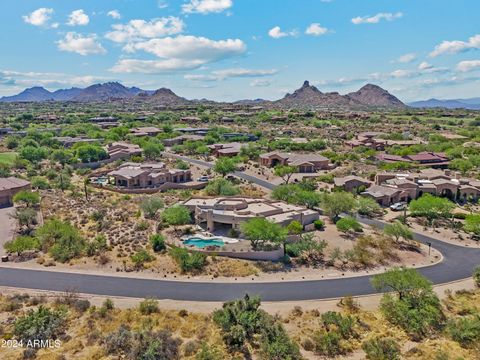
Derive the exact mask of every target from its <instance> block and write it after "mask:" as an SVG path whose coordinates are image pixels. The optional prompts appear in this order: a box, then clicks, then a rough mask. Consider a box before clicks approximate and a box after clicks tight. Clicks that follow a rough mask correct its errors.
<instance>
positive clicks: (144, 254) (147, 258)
mask: <svg viewBox="0 0 480 360" xmlns="http://www.w3.org/2000/svg"><path fill="white" fill-rule="evenodd" d="M130 259H131V260H132V262H133V263H134V264H135V267H137V268H141V267H143V266H144V265H145V263H147V262H151V261H153V260H155V256H153V255H151V254H150V253H149V252H148V251H147V250H145V249H142V250H139V251H137V252H136V253H135V254H133V255H132V256H130Z"/></svg>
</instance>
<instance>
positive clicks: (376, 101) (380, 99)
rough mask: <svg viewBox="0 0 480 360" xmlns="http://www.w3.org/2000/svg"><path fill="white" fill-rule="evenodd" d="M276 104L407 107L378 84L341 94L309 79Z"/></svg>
mask: <svg viewBox="0 0 480 360" xmlns="http://www.w3.org/2000/svg"><path fill="white" fill-rule="evenodd" d="M274 105H276V106H280V107H283V108H319V107H340V108H359V107H385V108H403V107H405V104H404V103H402V102H401V101H400V100H399V99H398V98H396V97H395V96H393V95H391V94H390V93H389V92H388V91H386V90H384V89H382V88H381V87H379V86H377V85H372V84H367V85H365V86H364V87H362V88H361V89H360V90H358V91H357V92H353V93H350V94H347V95H340V94H339V93H338V92H329V93H322V92H321V91H320V90H318V89H317V88H316V87H315V86H312V85H310V83H309V82H308V81H305V82H304V83H303V85H302V87H301V88H299V89H297V90H295V91H294V92H293V93H292V94H286V95H285V97H284V98H283V99H280V100H277V101H275V102H274Z"/></svg>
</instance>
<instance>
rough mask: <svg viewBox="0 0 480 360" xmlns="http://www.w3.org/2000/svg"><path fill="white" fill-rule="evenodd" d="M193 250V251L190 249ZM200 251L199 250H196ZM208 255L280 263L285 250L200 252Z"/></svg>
mask: <svg viewBox="0 0 480 360" xmlns="http://www.w3.org/2000/svg"><path fill="white" fill-rule="evenodd" d="M188 250H192V249H190V248H189V249H188ZM195 251H198V250H195ZM200 251H201V252H203V253H205V254H208V255H216V256H226V257H230V258H235V259H243V260H257V261H278V260H280V259H281V258H282V257H283V248H282V247H280V248H278V249H277V250H272V251H244V252H242V251H207V250H200Z"/></svg>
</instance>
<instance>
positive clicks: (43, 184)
mask: <svg viewBox="0 0 480 360" xmlns="http://www.w3.org/2000/svg"><path fill="white" fill-rule="evenodd" d="M31 183H32V187H33V188H35V189H40V190H47V189H50V183H49V182H48V180H47V179H45V178H44V177H42V176H34V177H33V178H32V179H31Z"/></svg>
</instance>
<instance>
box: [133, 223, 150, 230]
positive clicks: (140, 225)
mask: <svg viewBox="0 0 480 360" xmlns="http://www.w3.org/2000/svg"><path fill="white" fill-rule="evenodd" d="M149 227H150V225H149V224H148V222H146V221H139V222H138V223H136V224H135V230H136V231H145V230H148V228H149Z"/></svg>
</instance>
